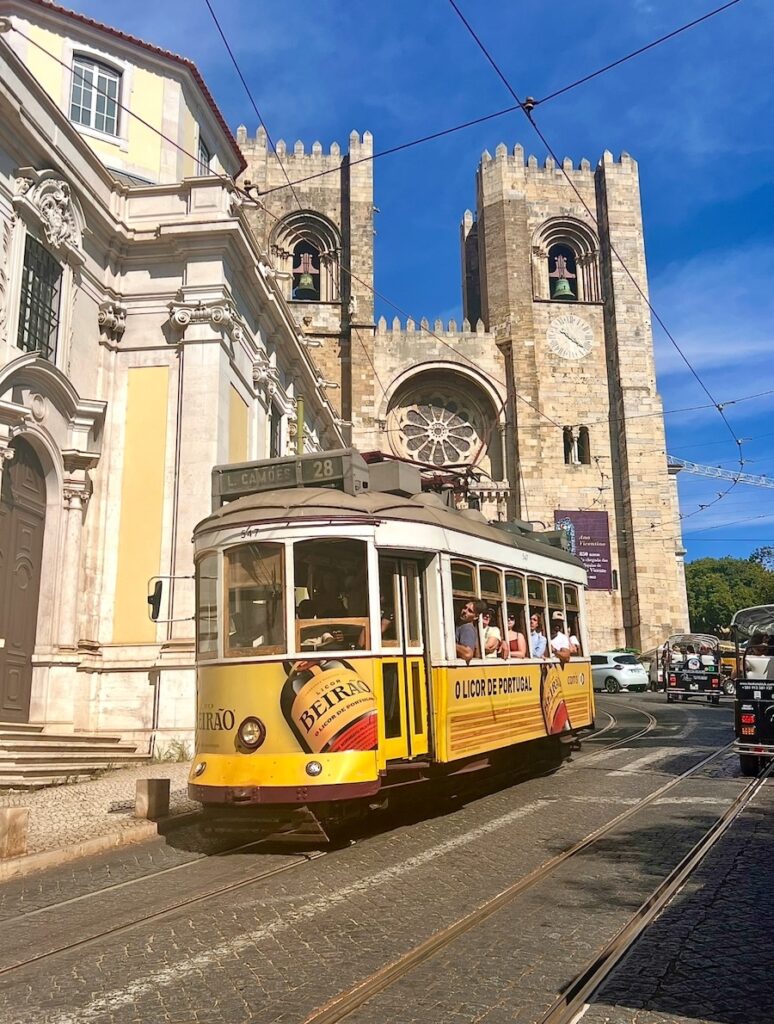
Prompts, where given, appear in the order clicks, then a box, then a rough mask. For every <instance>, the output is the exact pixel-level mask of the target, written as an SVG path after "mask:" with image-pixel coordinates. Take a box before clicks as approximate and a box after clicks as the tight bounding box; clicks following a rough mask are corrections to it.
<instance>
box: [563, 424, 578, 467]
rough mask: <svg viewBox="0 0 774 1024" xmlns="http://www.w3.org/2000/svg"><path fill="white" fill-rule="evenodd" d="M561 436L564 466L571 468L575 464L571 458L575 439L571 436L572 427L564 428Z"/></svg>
mask: <svg viewBox="0 0 774 1024" xmlns="http://www.w3.org/2000/svg"><path fill="white" fill-rule="evenodd" d="M562 434H563V437H564V464H565V466H571V465H572V464H573V462H575V459H574V458H573V454H574V449H575V438H574V437H573V436H572V427H565V428H564V430H563V431H562Z"/></svg>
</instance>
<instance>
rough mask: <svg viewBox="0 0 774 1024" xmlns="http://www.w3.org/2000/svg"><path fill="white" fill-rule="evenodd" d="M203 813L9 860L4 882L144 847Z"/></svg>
mask: <svg viewBox="0 0 774 1024" xmlns="http://www.w3.org/2000/svg"><path fill="white" fill-rule="evenodd" d="M200 813H201V812H200V811H184V812H183V813H182V814H170V815H168V816H167V817H164V818H159V819H158V821H137V823H136V824H134V825H130V826H128V827H127V828H124V829H121V830H120V831H117V832H107V833H106V834H105V835H102V836H94V838H93V839H84V840H83V841H82V842H80V843H72V844H70V845H69V846H61V847H59V848H58V849H55V850H42V851H40V852H39V853H28V854H25V856H23V857H9V858H8V860H0V882H7V881H8V880H9V879H11V878H22V877H23V876H24V875H32V874H34V873H35V872H37V871H45V870H46V869H47V868H55V867H59V865H60V864H67V863H68V862H70V861H74V860H79V859H80V858H81V857H89V856H93V855H94V854H97V853H104V852H105V851H106V850H118V849H120V848H121V847H122V846H130V845H131V844H132V843H141V842H143V841H144V840H146V839H154V838H155V837H156V836H163V835H165V834H166V833H167V832H168V831H172V830H173V829H175V828H180V827H182V826H183V825H187V824H189V823H190V822H192V821H195V820H196V819H197V818H198V817H199V815H200Z"/></svg>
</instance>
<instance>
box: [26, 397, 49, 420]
mask: <svg viewBox="0 0 774 1024" xmlns="http://www.w3.org/2000/svg"><path fill="white" fill-rule="evenodd" d="M30 412H31V413H32V418H33V419H34V420H35V422H36V423H42V422H43V420H44V419H45V418H46V416H48V402H47V401H46V399H45V398H44V397H43V395H33V396H32V397H31V398H30Z"/></svg>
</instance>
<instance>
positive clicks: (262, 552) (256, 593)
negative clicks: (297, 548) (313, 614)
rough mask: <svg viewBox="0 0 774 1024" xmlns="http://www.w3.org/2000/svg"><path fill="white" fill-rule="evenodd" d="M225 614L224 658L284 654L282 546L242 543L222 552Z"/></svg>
mask: <svg viewBox="0 0 774 1024" xmlns="http://www.w3.org/2000/svg"><path fill="white" fill-rule="evenodd" d="M225 559H226V588H227V593H228V611H227V616H228V618H227V623H226V643H225V648H226V657H228V658H234V657H240V656H242V657H244V656H245V655H247V654H251V655H255V654H284V653H285V650H286V644H285V612H284V590H285V587H284V575H283V548H282V545H281V544H242V545H240V546H239V547H236V548H229V549H228V550H227V551H226V552H225Z"/></svg>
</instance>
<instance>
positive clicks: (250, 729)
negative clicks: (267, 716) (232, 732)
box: [237, 718, 266, 750]
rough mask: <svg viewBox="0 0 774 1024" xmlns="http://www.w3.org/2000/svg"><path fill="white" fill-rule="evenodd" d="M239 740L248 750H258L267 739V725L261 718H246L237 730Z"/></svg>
mask: <svg viewBox="0 0 774 1024" xmlns="http://www.w3.org/2000/svg"><path fill="white" fill-rule="evenodd" d="M237 736H238V737H239V742H240V743H241V745H242V746H243V747H247V749H248V750H257V749H258V747H260V745H261V744H262V743H263V741H264V740H265V739H266V726H265V725H264V724H263V722H262V721H261V720H260V718H246V719H245V720H244V722H242V724H241V725H240V726H239V729H238V730H237Z"/></svg>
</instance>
